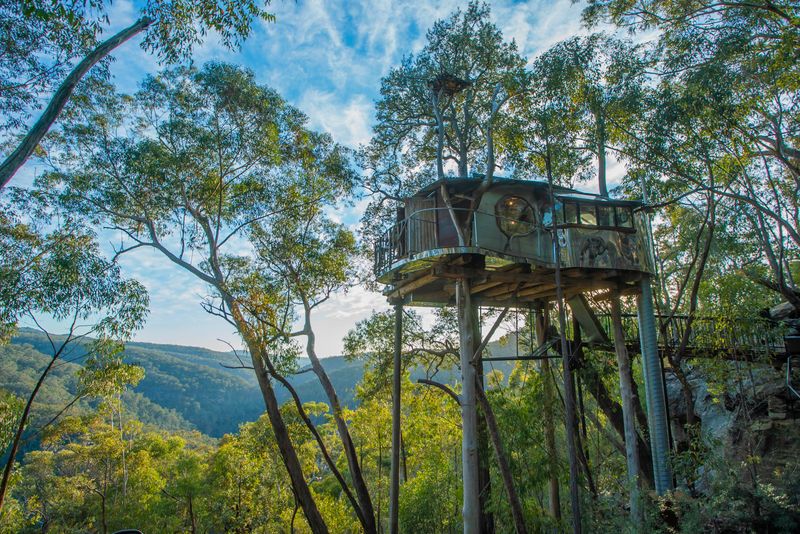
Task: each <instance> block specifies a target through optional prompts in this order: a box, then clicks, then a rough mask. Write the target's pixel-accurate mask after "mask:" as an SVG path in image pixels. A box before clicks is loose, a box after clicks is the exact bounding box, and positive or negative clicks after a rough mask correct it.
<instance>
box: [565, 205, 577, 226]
mask: <svg viewBox="0 0 800 534" xmlns="http://www.w3.org/2000/svg"><path fill="white" fill-rule="evenodd" d="M564 223H565V224H577V223H578V205H577V204H575V203H574V202H564Z"/></svg>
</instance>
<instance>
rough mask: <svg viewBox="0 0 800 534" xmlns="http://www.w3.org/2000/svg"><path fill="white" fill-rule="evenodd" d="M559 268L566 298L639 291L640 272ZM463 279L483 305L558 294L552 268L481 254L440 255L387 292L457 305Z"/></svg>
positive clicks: (526, 302) (413, 300)
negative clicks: (493, 263)
mask: <svg viewBox="0 0 800 534" xmlns="http://www.w3.org/2000/svg"><path fill="white" fill-rule="evenodd" d="M561 273H562V286H563V289H564V296H565V298H567V299H569V298H571V297H573V296H575V295H578V294H581V293H585V292H587V291H603V290H606V291H610V290H612V289H617V290H620V291H622V292H623V293H625V294H631V293H635V292H636V291H638V286H637V285H636V282H638V281H639V280H640V279H641V277H642V273H640V272H637V271H622V270H613V269H591V268H570V269H562V271H561ZM462 279H467V280H469V281H470V287H471V294H472V297H473V301H474V302H475V303H476V304H478V305H481V306H499V307H506V306H510V307H512V308H514V307H516V308H525V309H527V308H528V307H529V306H530V304H531V303H533V302H536V301H548V300H552V299H554V298H555V295H556V284H555V271H554V269H551V268H541V267H539V268H534V267H533V266H532V265H530V264H519V263H515V264H509V265H505V266H502V267H496V268H492V267H487V266H486V265H485V264H484V258H483V257H482V256H480V255H460V256H455V257H446V258H442V259H441V260H440V261H438V262H437V263H435V264H432V265H431V266H429V267H425V268H423V269H420V270H419V271H416V272H414V273H411V274H409V275H407V276H405V277H404V278H402V279H400V280H396V281H395V282H394V283H393V284H392V285H390V286H388V287H387V288H386V290H385V291H384V294H385V295H386V297H387V298H388V299H389V300H390V301H391V302H397V301H403V302H405V303H407V304H409V305H411V306H414V305H420V306H425V305H427V306H448V305H454V304H455V283H456V282H457V281H458V280H462ZM601 298H602V297H601Z"/></svg>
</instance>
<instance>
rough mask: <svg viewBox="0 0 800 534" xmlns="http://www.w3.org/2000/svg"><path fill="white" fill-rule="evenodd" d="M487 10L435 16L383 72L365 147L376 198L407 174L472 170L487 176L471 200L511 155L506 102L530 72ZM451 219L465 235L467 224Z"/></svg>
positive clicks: (410, 177) (473, 7) (391, 193)
mask: <svg viewBox="0 0 800 534" xmlns="http://www.w3.org/2000/svg"><path fill="white" fill-rule="evenodd" d="M490 15H491V13H490V10H489V6H488V5H486V4H480V3H478V2H475V1H473V2H470V4H469V5H468V6H467V8H466V9H465V10H464V11H461V10H457V11H455V12H454V13H453V14H452V15H451V16H450V17H448V18H447V19H444V20H439V21H437V22H435V23H434V25H433V27H432V28H431V29H430V30H429V31H428V33H427V40H426V45H425V47H424V48H423V49H422V50H421V51H420V52H419V53H418V54H416V55H409V56H407V57H406V58H405V59H404V60H403V62H402V64H401V65H400V66H399V67H396V68H394V69H392V70H391V71H390V72H389V74H388V75H387V76H386V77H384V78H383V80H382V82H381V97H380V99H379V100H378V102H377V104H376V110H377V111H376V113H377V124H376V126H375V129H374V135H373V138H372V140H371V142H370V144H369V146H368V147H367V148H366V150H365V151H364V155H365V158H364V159H365V163H366V165H367V167H369V168H370V169H371V170H373V171H374V176H375V179H374V180H372V184H371V185H372V190H373V191H374V192H375V193H376V196H377V198H378V199H379V201H380V199H382V197H384V196H386V197H389V198H391V197H395V196H397V194H398V192H402V191H405V190H407V189H406V188H407V185H406V183H404V182H408V181H411V182H412V186H413V185H416V184H414V183H413V182H414V180H415V179H416V180H417V181H419V179H420V178H421V179H423V180H425V179H430V178H434V179H442V178H444V177H445V175H446V174H455V175H456V176H459V177H465V178H466V177H469V175H470V171H472V172H481V173H482V174H483V182H484V183H483V185H482V187H481V188H480V189H479V191H478V193H477V194H476V195H475V197H474V198H473V199H472V200H471V202H470V204H471V206H472V207H474V206H477V205H478V202H479V200H480V198H479V197H480V195H481V194H482V192H483V191H484V190H485V189H486V188H487V187H488V186H489V185H490V184H491V182H492V179H493V177H494V174H495V172H496V171H497V169H500V168H503V166H504V165H505V164H506V162H507V161H508V156H509V154H510V153H511V152H512V151H513V144H511V143H510V141H509V140H508V139H507V129H508V123H509V122H510V121H511V119H512V115H511V113H510V111H509V103H510V102H512V101H513V100H515V99H518V98H520V97H521V96H523V95H524V88H525V87H526V86H527V85H528V82H529V78H528V74H527V72H526V70H525V60H524V58H522V57H521V56H520V54H519V52H518V50H517V46H516V44H515V43H514V42H513V41H512V42H510V43H509V42H506V41H504V39H503V35H502V33H501V32H500V30H499V29H498V28H497V26H495V24H494V23H492V22H491V21H490ZM433 169H435V174H434V173H432V172H431V171H432V170H433ZM369 185H370V184H369V183H368V186H369ZM404 186H405V187H404ZM445 198H446V199H449V195H447V194H446V191H445ZM462 226H463V227H462ZM456 227H457V228H458V229H459V230H458V232H459V239H461V240H462V241H464V239H465V237H466V235H465V234H466V232H467V229H468V228H469V225H462V224H461V223H456Z"/></svg>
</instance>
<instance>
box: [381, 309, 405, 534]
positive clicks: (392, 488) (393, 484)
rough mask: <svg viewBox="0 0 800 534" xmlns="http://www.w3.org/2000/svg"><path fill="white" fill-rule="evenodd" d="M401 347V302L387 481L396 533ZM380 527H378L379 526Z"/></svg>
mask: <svg viewBox="0 0 800 534" xmlns="http://www.w3.org/2000/svg"><path fill="white" fill-rule="evenodd" d="M402 347H403V304H402V303H399V302H398V303H396V304H395V305H394V362H393V370H392V468H391V475H390V476H391V478H390V482H389V532H390V534H398V532H399V523H398V519H397V518H398V504H399V502H400V447H401V443H400V380H401V378H402V376H401V375H402V373H401V369H402V367H401V361H400V358H401V350H402ZM379 528H380V527H379Z"/></svg>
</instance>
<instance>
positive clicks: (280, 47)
mask: <svg viewBox="0 0 800 534" xmlns="http://www.w3.org/2000/svg"><path fill="white" fill-rule="evenodd" d="M490 4H491V6H492V15H493V19H494V22H495V23H496V24H497V25H498V26H499V27H500V29H501V30H502V31H503V34H504V36H505V37H506V39H508V40H510V39H514V40H515V41H516V42H517V45H518V47H519V49H520V51H521V53H522V55H523V56H525V57H527V58H528V59H529V60H531V59H533V58H534V57H535V56H536V55H537V54H539V53H541V52H543V51H544V50H546V49H547V48H548V47H550V46H552V45H553V44H555V43H556V42H558V41H560V40H563V39H565V38H568V37H571V36H573V35H576V34H580V33H587V31H586V30H585V29H583V28H582V27H581V24H580V15H581V9H582V5H581V4H573V3H572V2H571V0H558V1H554V2H549V1H531V2H508V1H503V2H490ZM465 5H466V2H456V1H442V2H434V1H430V2H419V3H418V2H400V1H392V0H358V1H327V2H324V1H322V0H297V1H288V0H284V1H277V2H274V3H273V4H272V6H271V7H270V9H271V11H272V12H273V13H274V14H275V16H276V19H277V20H276V22H275V23H259V24H258V26H257V27H256V28H255V31H254V32H253V34H252V35H251V36H250V38H249V39H248V40H247V41H246V42H245V43H244V45H243V46H242V49H241V50H240V51H239V52H231V51H229V50H227V49H225V48H224V47H222V46H221V45H220V44H219V42H218V40H217V39H216V38H215V36H214V35H210V36H208V37H207V39H206V41H205V42H204V43H203V45H201V46H199V47H197V48H196V49H195V51H194V54H193V61H195V62H196V63H198V64H202V63H204V62H206V61H211V60H217V61H227V62H233V63H239V64H242V65H245V66H247V67H248V68H250V69H252V70H253V71H254V72H255V75H256V79H257V80H258V82H259V83H263V84H267V85H270V86H272V87H273V88H275V89H276V90H277V91H279V92H280V93H281V94H282V95H283V96H284V97H285V98H286V99H287V100H288V101H289V102H291V103H292V104H294V105H295V106H297V107H299V108H300V109H302V110H303V111H304V112H305V113H306V114H307V115H308V116H309V118H310V121H311V125H312V126H313V127H315V128H317V129H319V130H324V131H327V132H329V133H331V134H332V135H333V137H334V138H335V139H336V140H337V141H338V142H340V143H343V144H346V145H348V146H351V147H356V146H358V145H359V144H360V143H366V142H367V141H368V140H369V137H370V128H371V125H372V122H373V117H374V116H373V102H374V101H375V99H376V98H377V96H378V90H379V87H380V80H381V77H383V76H384V75H386V74H387V73H388V71H389V69H390V68H391V67H393V66H395V65H398V64H399V63H400V61H401V59H402V57H403V56H404V55H406V54H409V53H414V52H417V51H418V50H420V49H421V48H422V46H423V45H424V39H425V32H426V31H427V30H428V28H430V27H431V26H432V24H433V22H434V21H436V20H438V19H440V18H444V17H446V16H447V15H448V14H449V13H451V12H452V11H453V10H454V9H456V8H458V7H463V6H465ZM136 14H137V11H136V8H135V4H134V2H130V1H127V0H115V1H114V2H113V4H112V5H111V8H110V12H109V19H110V24H111V27H110V28H109V32H111V31H115V30H117V29H119V28H122V27H124V26H127V25H129V24H131V23H132V22H133V21H134V18H135V17H136ZM115 56H116V61H115V62H114V64H113V66H112V73H113V74H114V77H115V82H116V83H117V85H118V86H119V87H120V89H121V90H123V91H133V90H135V89H136V84H137V83H138V82H139V81H140V80H141V79H142V78H143V77H144V75H145V74H147V73H153V72H156V71H158V70H159V68H160V67H159V65H158V64H157V62H156V61H155V59H154V58H153V57H152V56H150V55H148V54H146V53H145V52H143V51H142V50H141V48H140V47H139V42H138V41H134V42H129V43H126V44H125V45H123V47H122V48H121V49H119V50H118V52H117V53H116V54H115ZM36 170H37V169H36V167H35V165H29V166H28V167H27V168H26V169H25V172H24V173H23V174H24V175H27V176H28V177H30V176H31V175H33V174H35V173H36ZM614 171H617V172H614ZM618 174H619V170H618V169H615V168H611V169H610V175H611V176H612V178H613V177H614V176H615V175H618ZM21 178H22V180H23V181H24V180H25V177H24V176H23V177H21ZM28 179H29V178H28ZM589 187H591V186H589ZM362 208H363V203H361V204H358V203H357V204H356V205H355V206H354V207H353V208H351V209H349V210H348V211H347V212H345V213H342V214H341V216H342V220H343V221H344V222H345V223H348V224H353V225H354V224H356V223H357V221H358V219H359V217H360V210H361V209H362ZM121 263H122V265H123V267H124V269H125V271H126V272H127V273H128V274H129V275H131V276H134V277H136V278H137V279H139V280H141V281H142V282H143V283H144V284H145V285H146V286H147V288H148V291H149V292H150V299H151V313H150V317H149V320H148V322H147V325H146V326H145V327H144V328H143V329H142V330H141V331H140V332H139V333H138V334H137V335H136V339H137V340H140V341H150V342H158V343H177V344H184V345H198V346H204V347H209V348H214V349H220V350H227V347H226V346H225V345H224V344H223V343H222V342H220V341H219V340H218V339H224V340H226V341H229V342H231V343H233V344H238V343H237V342H236V336H235V334H234V333H233V332H232V331H231V328H230V326H229V325H227V324H225V323H224V322H223V321H222V320H220V319H217V318H215V317H211V316H208V315H207V314H205V313H204V312H203V311H202V309H201V308H200V305H199V303H200V301H201V299H202V297H203V296H204V295H205V294H207V289H206V288H205V287H204V286H203V284H202V283H200V282H199V281H197V280H196V279H194V278H193V277H192V276H191V275H189V274H186V273H184V272H183V271H181V270H180V269H179V268H177V267H175V266H173V265H171V264H169V263H168V262H167V261H166V260H165V259H163V257H162V256H160V255H159V254H157V253H155V252H148V251H143V250H137V251H134V252H133V253H130V254H128V255H126V256H125V257H124V258H123V259H122V260H121ZM386 308H387V305H386V302H385V300H384V298H383V297H382V296H381V295H380V294H375V293H370V292H368V291H366V290H365V289H363V288H354V289H352V290H350V291H349V292H348V293H347V294H343V295H337V296H336V297H335V298H333V299H332V300H331V301H329V302H327V303H325V304H324V305H323V306H322V307H321V308H320V309H319V310H318V311H317V312H316V316H315V318H314V323H315V327H316V330H317V346H318V350H319V352H320V354H321V355H325V356H328V355H334V354H339V353H340V352H341V346H342V344H341V340H342V337H343V336H344V335H345V334H346V333H347V331H348V330H349V329H350V328H352V326H353V325H354V324H355V323H356V321H358V320H360V319H362V318H364V317H366V316H368V315H369V314H370V312H371V311H372V310H383V309H386Z"/></svg>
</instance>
